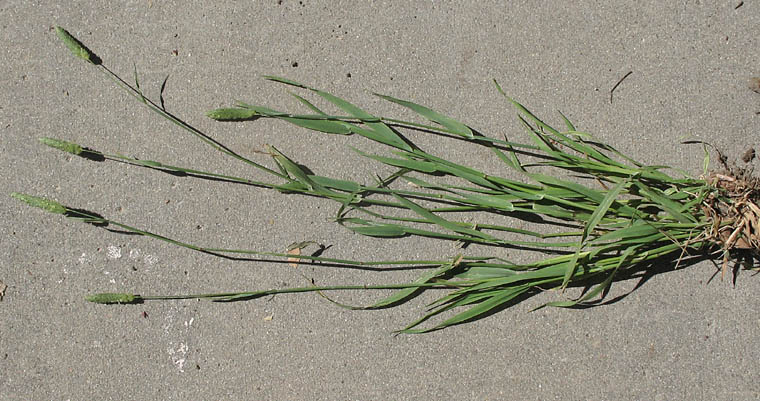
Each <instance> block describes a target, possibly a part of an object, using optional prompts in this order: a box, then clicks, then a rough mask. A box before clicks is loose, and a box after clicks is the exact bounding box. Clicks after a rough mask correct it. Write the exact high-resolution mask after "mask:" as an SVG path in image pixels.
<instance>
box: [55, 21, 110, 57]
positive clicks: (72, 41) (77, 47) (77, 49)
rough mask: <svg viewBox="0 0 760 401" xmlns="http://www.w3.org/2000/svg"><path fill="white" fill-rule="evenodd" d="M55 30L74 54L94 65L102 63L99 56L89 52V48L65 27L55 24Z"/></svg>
mask: <svg viewBox="0 0 760 401" xmlns="http://www.w3.org/2000/svg"><path fill="white" fill-rule="evenodd" d="M55 32H56V33H57V34H58V37H59V38H61V40H62V41H63V43H64V44H65V45H66V47H68V48H69V50H71V52H72V53H73V54H74V55H75V56H77V57H79V58H81V59H82V60H85V61H87V62H88V63H91V64H94V65H99V64H101V63H102V60H101V59H100V57H98V56H97V55H96V54H95V53H93V52H91V51H90V49H88V48H87V47H86V46H85V45H83V44H82V42H80V41H78V40H77V39H76V38H75V37H73V36H71V34H70V33H69V32H68V31H66V30H65V29H63V28H61V27H60V26H57V27H55Z"/></svg>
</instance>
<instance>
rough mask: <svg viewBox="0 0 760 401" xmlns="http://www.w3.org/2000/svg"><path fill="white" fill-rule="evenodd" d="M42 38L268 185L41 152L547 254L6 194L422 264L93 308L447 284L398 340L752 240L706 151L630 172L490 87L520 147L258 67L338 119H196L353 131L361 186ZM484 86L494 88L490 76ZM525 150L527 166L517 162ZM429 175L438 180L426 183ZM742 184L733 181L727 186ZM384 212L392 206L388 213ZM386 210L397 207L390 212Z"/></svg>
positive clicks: (747, 201) (393, 233)
mask: <svg viewBox="0 0 760 401" xmlns="http://www.w3.org/2000/svg"><path fill="white" fill-rule="evenodd" d="M57 32H58V35H59V36H60V38H61V39H62V40H63V42H64V43H65V44H66V45H67V46H68V47H69V49H70V50H71V51H72V52H73V53H74V54H75V55H76V56H77V57H80V58H82V59H84V60H86V61H88V62H90V63H92V64H93V65H94V66H95V67H96V68H98V69H100V70H101V71H102V72H104V73H105V74H106V75H107V76H108V77H109V78H111V79H113V80H114V81H115V82H116V83H117V84H118V85H119V86H120V87H121V88H123V89H124V90H126V91H127V92H129V93H130V94H131V95H133V96H134V97H135V98H137V99H138V100H139V101H140V102H142V103H143V104H145V105H146V106H147V107H148V108H150V109H151V110H152V111H154V112H156V113H157V114H159V115H160V116H162V117H164V118H166V119H168V120H170V121H172V122H173V123H175V124H176V125H178V126H179V127H180V128H181V129H183V130H185V131H187V132H189V133H190V134H192V135H194V136H196V137H198V138H200V139H201V140H203V141H204V142H205V143H206V144H208V145H209V146H211V147H212V148H213V149H215V150H217V151H219V152H221V153H222V154H225V155H227V156H230V157H233V158H235V159H238V160H240V161H242V162H244V163H246V164H248V165H250V166H252V167H254V168H255V169H258V170H260V171H262V172H264V173H266V174H268V175H269V176H270V178H271V179H272V180H274V181H265V180H262V181H253V180H249V179H245V178H240V177H234V176H230V175H226V174H218V173H212V172H206V171H200V170H197V169H192V168H186V167H179V166H174V165H169V164H164V163H160V162H156V161H149V160H138V159H135V158H130V157H126V156H122V155H118V154H107V153H102V152H99V151H96V150H92V149H89V148H86V147H83V146H81V145H78V144H75V143H71V142H68V141H65V140H61V139H53V138H43V139H41V141H42V143H44V144H45V145H48V146H50V147H53V148H56V149H58V150H62V151H64V152H68V153H71V154H75V155H79V156H82V157H85V158H89V159H96V160H106V159H110V160H117V161H121V162H126V163H130V164H134V165H139V166H143V167H147V168H152V169H158V170H163V171H168V172H173V173H183V174H188V175H192V176H197V177H206V178H213V179H221V180H226V181H230V182H235V183H242V184H248V185H254V186H257V187H264V188H270V189H274V190H277V191H280V192H283V193H301V194H307V195H311V196H317V197H322V198H326V199H331V200H334V201H336V202H337V203H338V206H337V209H338V211H337V214H336V219H335V220H336V222H337V223H338V224H340V225H342V226H344V227H346V228H347V229H349V230H352V231H353V232H355V233H358V234H361V235H365V236H371V237H379V238H387V237H414V236H422V237H430V238H437V239H443V240H451V241H459V242H461V243H462V244H484V245H490V246H497V247H499V246H501V247H518V248H531V249H545V250H548V251H551V253H548V254H544V256H543V258H539V259H538V260H536V261H534V262H531V263H512V262H510V261H507V260H504V259H502V258H498V257H493V256H487V255H486V256H483V255H466V254H465V253H466V252H467V250H466V249H462V250H461V254H458V255H452V256H451V257H450V258H444V259H441V260H384V261H361V260H345V259H337V258H330V257H325V256H308V255H301V254H300V252H295V253H294V252H286V253H277V252H265V251H258V250H240V249H222V248H215V247H204V246H199V245H195V244H190V243H187V242H183V241H179V240H176V239H172V238H169V237H166V236H163V235H159V234H156V233H151V232H148V231H145V230H142V229H139V228H136V227H132V226H129V225H127V224H124V223H121V222H116V221H113V220H110V219H107V218H105V217H102V216H100V215H98V214H95V213H92V212H87V211H83V210H79V209H73V208H69V207H67V206H64V205H61V204H59V203H58V202H55V201H51V200H47V199H43V198H38V197H33V196H29V195H23V194H15V193H14V194H13V196H14V197H16V198H18V199H20V200H22V201H25V202H26V203H28V204H30V205H32V206H37V207H40V208H42V209H44V210H47V211H49V212H53V213H58V214H63V215H65V216H67V217H70V218H76V219H80V220H83V221H85V222H89V223H92V224H96V225H114V226H117V227H119V228H121V229H124V230H127V231H130V232H133V233H137V234H141V235H145V236H149V237H152V238H155V239H158V240H162V241H167V242H170V243H172V244H175V245H179V246H182V247H187V248H190V249H194V250H197V251H202V252H208V253H214V254H226V255H231V254H247V255H258V256H265V257H278V258H288V260H303V261H313V262H324V263H331V264H340V265H352V266H370V265H375V266H379V265H383V266H398V267H410V268H411V267H428V268H429V271H427V272H426V273H425V274H423V275H422V276H421V277H419V278H418V279H417V280H415V281H413V282H410V283H405V284H387V285H371V286H370V285H331V286H316V285H311V286H305V287H298V288H287V289H274V290H260V291H250V292H230V293H212V294H190V295H170V296H148V295H136V294H126V293H125V294H120V293H119V294H112V293H100V294H94V295H90V296H88V297H87V300H89V301H92V302H97V303H134V302H142V301H145V300H154V299H187V298H205V299H210V300H214V301H234V300H243V299H252V298H256V297H260V296H264V295H270V294H280V293H295V292H320V293H323V292H325V291H330V290H370V289H394V290H396V291H395V292H394V293H393V294H392V295H391V296H389V297H387V298H384V299H381V300H380V301H378V302H376V303H374V304H373V305H370V306H365V307H351V306H346V305H342V304H339V305H342V306H346V307H351V308H357V309H376V308H385V307H389V306H394V305H398V304H400V303H403V302H405V301H407V300H409V299H411V298H413V297H414V296H416V295H418V294H419V293H421V292H422V291H426V290H445V291H447V292H446V293H445V294H444V295H443V296H442V297H440V298H439V299H438V300H436V301H435V302H433V303H431V304H430V305H428V308H427V309H426V311H425V313H423V314H422V316H421V317H420V318H419V319H418V320H416V321H414V322H411V323H410V324H408V325H407V326H406V327H405V328H403V329H402V330H399V332H402V333H421V332H427V331H430V330H437V329H441V328H444V327H447V326H451V325H454V324H459V323H463V322H468V321H471V320H473V319H478V318H480V317H483V316H485V315H487V314H490V313H492V312H494V311H496V310H498V309H500V308H503V307H506V306H508V305H511V304H514V303H515V302H519V301H520V300H521V299H523V297H524V296H525V295H528V294H530V293H532V292H535V291H537V290H542V289H547V288H557V289H565V288H566V287H568V286H583V287H585V288H586V290H585V291H584V292H583V293H582V295H581V296H580V297H578V298H576V299H567V298H565V297H562V299H560V300H558V301H554V302H549V303H547V304H545V305H544V306H558V307H572V306H576V305H582V304H586V303H591V302H595V300H596V299H598V298H599V297H600V296H604V294H605V292H606V291H607V290H608V289H609V288H610V286H611V284H612V283H613V281H614V279H615V277H616V275H617V274H618V273H619V272H620V271H632V270H635V269H637V268H642V267H645V266H650V265H652V264H653V263H655V262H656V261H657V260H660V259H662V258H666V259H667V260H669V261H670V262H672V263H677V262H678V261H680V260H681V258H683V257H685V256H686V255H691V254H704V253H705V252H713V254H714V253H716V252H717V254H718V255H721V256H722V258H723V266H724V268H725V266H726V264H727V262H728V258H729V254H730V252H731V251H732V249H735V248H741V249H750V250H754V251H756V250H757V249H758V248H759V247H758V244H759V243H760V241H759V238H758V231H759V230H758V216H760V209H759V208H758V207H757V205H756V199H757V185H756V184H757V183H756V182H754V181H752V180H748V179H746V177H737V176H736V175H733V176H732V175H727V174H715V173H710V172H709V171H708V164H709V157H708V155H707V152H705V164H704V172H703V173H704V175H703V176H702V177H700V178H689V177H687V176H684V177H683V178H676V177H673V176H671V175H669V174H667V173H665V172H664V171H663V170H665V169H666V167H665V166H648V165H644V164H642V163H639V162H637V161H635V160H634V159H632V158H630V157H628V156H625V155H623V154H621V153H620V152H618V151H617V150H615V149H614V148H613V147H611V146H609V145H605V144H600V143H597V142H594V141H592V140H591V139H590V136H589V135H588V134H585V133H583V132H580V131H578V130H576V128H575V126H574V125H573V124H572V123H571V122H570V121H569V120H568V119H567V118H565V117H564V116H562V117H563V120H564V124H565V128H564V129H563V130H558V129H555V128H554V127H552V126H550V125H548V124H546V123H545V122H543V121H542V120H541V119H539V118H538V117H536V116H535V115H533V114H532V113H531V112H530V111H528V110H527V109H526V108H525V107H523V106H522V105H521V104H519V103H517V102H516V101H514V100H512V99H511V98H509V97H508V96H506V95H504V96H505V98H506V99H507V101H508V102H510V103H511V104H512V105H514V107H515V108H516V110H517V112H518V115H519V117H520V121H521V122H522V125H523V126H524V128H526V130H527V133H528V135H529V136H530V138H531V140H532V142H531V143H527V144H524V143H517V142H512V141H510V140H508V139H507V138H506V137H505V138H504V139H495V138H489V137H487V136H484V135H483V134H481V133H479V132H477V131H476V130H474V129H472V128H470V127H469V126H468V125H466V124H464V123H462V122H459V121H457V120H455V119H453V118H451V117H448V116H445V115H443V114H440V113H438V112H436V111H434V110H432V109H430V108H428V107H425V106H422V105H419V104H416V103H413V102H410V101H406V100H401V99H396V98H394V97H390V96H386V95H379V94H378V96H379V97H380V98H382V99H384V100H387V101H389V102H392V103H395V104H397V105H400V106H402V107H404V108H407V109H409V110H411V111H412V112H414V113H416V114H418V115H419V116H420V117H422V118H424V119H426V120H427V121H428V122H427V123H417V122H412V121H404V120H399V119H393V118H387V117H379V116H375V115H373V114H371V113H369V112H367V111H365V110H363V109H361V108H359V107H358V106H356V105H354V104H351V103H349V102H348V101H346V100H344V99H341V98H339V97H336V96H334V95H332V94H329V93H327V92H324V91H321V90H318V89H315V88H312V87H309V86H306V85H303V84H301V83H298V82H295V81H292V80H289V79H285V78H280V77H274V76H266V77H265V78H266V79H268V80H271V81H273V82H276V83H280V84H284V85H288V86H291V87H295V88H298V89H300V90H304V91H306V92H310V93H312V94H314V95H316V96H317V97H318V98H321V99H322V100H323V101H326V102H327V103H329V104H331V105H332V106H334V107H336V108H337V109H339V110H340V114H337V115H336V114H329V113H327V112H326V111H323V110H322V109H321V108H319V107H318V106H317V105H315V103H313V102H312V101H310V100H307V99H306V98H305V97H303V96H300V95H296V94H294V96H295V98H296V99H297V100H298V101H299V102H300V103H302V104H303V105H304V106H305V107H306V108H307V109H308V110H309V112H308V113H306V114H298V113H290V112H282V111H277V110H273V109H271V108H268V107H263V106H256V105H250V104H246V103H239V104H238V105H237V106H236V107H233V108H223V109H217V110H212V111H210V112H209V113H208V116H209V117H210V118H213V119H215V120H218V121H245V120H256V119H259V118H269V119H277V120H283V121H285V122H287V123H290V124H294V125H296V126H298V127H302V128H306V129H309V130H313V131H317V132H322V133H327V134H339V135H358V136H362V137H364V138H367V139H369V140H371V141H374V142H377V143H379V144H382V145H385V146H387V147H388V148H389V150H390V154H385V155H381V154H372V153H366V152H363V151H360V150H357V153H358V154H360V155H361V156H363V157H366V158H369V159H372V160H375V161H377V162H379V163H381V164H383V165H385V166H390V167H392V168H394V169H395V170H396V171H395V173H393V174H391V175H390V176H388V177H384V178H383V177H378V178H377V180H376V183H375V184H373V185H365V184H362V183H359V182H354V181H350V180H343V179H335V178H330V177H326V176H321V175H316V174H313V173H312V172H311V171H309V170H308V169H305V168H303V167H302V166H301V165H300V164H298V163H297V162H296V161H294V160H293V159H291V158H290V157H288V156H286V155H285V153H283V152H281V151H280V150H278V149H276V148H275V147H273V146H267V149H266V153H268V154H269V155H270V156H271V157H272V159H273V162H274V167H273V168H270V167H266V166H264V165H263V164H262V163H258V162H254V161H252V160H250V159H248V158H245V157H243V156H241V155H239V154H238V153H236V152H234V151H232V150H230V149H228V148H227V147H225V146H224V145H222V144H221V143H219V142H217V141H215V140H213V139H212V138H211V137H209V136H208V135H206V134H204V133H202V132H200V131H198V130H197V129H195V128H193V127H192V126H190V125H188V124H187V123H185V122H184V121H182V120H180V119H179V118H177V117H175V116H174V115H172V114H171V113H169V112H167V111H166V110H165V109H164V108H163V107H162V106H159V105H158V104H156V103H155V102H153V101H151V100H150V99H148V98H147V97H145V96H144V95H143V93H142V92H141V90H140V87H139V83H138V81H137V74H136V73H135V84H134V85H130V84H128V83H126V82H125V81H123V80H122V79H121V78H119V77H118V76H117V75H116V74H114V73H113V72H111V71H110V70H109V69H107V68H106V67H105V66H104V65H103V63H102V60H101V59H100V58H99V57H97V56H96V55H95V54H94V53H93V52H91V51H90V50H89V49H87V48H86V47H84V45H82V44H81V43H80V42H79V41H77V40H76V39H75V38H74V37H73V36H71V35H70V34H69V33H68V32H66V31H65V30H64V29H63V28H60V27H59V28H57ZM496 88H497V90H498V91H499V92H501V93H502V94H504V92H503V91H502V89H501V88H500V87H499V86H498V84H496ZM405 130H414V131H417V132H426V133H431V134H435V135H442V136H447V137H455V138H458V139H459V140H461V141H464V142H467V143H470V144H473V145H475V146H483V147H486V148H488V149H490V150H491V151H492V152H493V154H494V156H495V158H496V159H497V160H500V161H501V163H503V164H504V165H505V166H507V167H508V168H510V169H512V170H514V171H516V172H517V173H519V174H521V175H522V176H524V177H525V178H526V180H527V182H523V181H517V180H514V179H511V178H507V177H501V176H497V175H491V174H486V173H484V172H482V171H479V170H477V169H475V168H472V167H469V166H466V165H462V164H460V163H455V162H453V161H450V160H446V159H444V158H441V157H438V156H436V155H435V154H434V153H432V152H430V151H426V150H423V149H421V148H420V147H418V146H416V145H415V144H414V143H412V142H411V141H410V140H409V139H407V137H406V136H403V135H402V134H401V132H403V131H405ZM526 155H527V156H529V157H530V160H532V161H533V162H532V163H525V162H524V161H523V160H521V158H523V159H524V156H526ZM535 167H540V169H535ZM547 168H550V169H552V168H553V169H555V171H557V174H556V175H549V174H547V173H546V172H545V171H547ZM539 171H540V172H539ZM568 173H571V174H573V175H576V176H577V175H580V176H582V177H586V178H591V180H587V181H586V182H590V183H591V184H590V185H584V184H582V183H579V181H578V180H574V179H570V178H568ZM442 178H445V180H444V179H442ZM442 180H443V181H445V182H441V181H442ZM398 182H406V183H410V184H412V185H413V186H414V189H413V190H410V189H409V188H410V187H409V186H407V187H406V188H405V189H404V188H401V187H400V186H399V185H397V183H398ZM741 183H744V184H746V185H743V186H742V185H740V184H741ZM388 208H392V209H395V211H394V212H388ZM401 212H406V213H407V214H406V215H403V214H402V213H401ZM463 212H464V213H473V217H474V218H481V217H483V216H488V215H489V214H496V215H505V214H506V215H509V216H514V217H516V218H522V219H528V220H530V218H533V217H539V218H541V219H544V220H545V221H549V222H554V223H556V224H557V226H561V227H569V228H568V231H563V232H554V233H544V232H539V231H532V230H527V229H522V228H515V227H511V226H508V225H499V224H494V223H493V222H485V223H471V222H465V221H461V220H457V219H456V218H455V217H452V216H456V215H459V216H461V213H463ZM516 236H517V237H516ZM519 237H522V238H519ZM306 245H308V243H303V244H296V245H295V247H296V248H298V247H303V246H306ZM328 299H329V298H328ZM333 302H335V301H333ZM335 303H337V302H335ZM452 310H453V311H452ZM450 311H452V312H450ZM444 312H449V313H447V314H446V315H444V317H443V318H440V319H437V323H432V324H426V325H423V324H422V323H423V322H426V321H427V320H428V319H430V318H432V317H434V316H437V315H439V314H442V313H444Z"/></svg>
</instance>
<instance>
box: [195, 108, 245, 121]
mask: <svg viewBox="0 0 760 401" xmlns="http://www.w3.org/2000/svg"><path fill="white" fill-rule="evenodd" d="M206 115H207V116H209V117H210V118H213V119H214V120H217V121H244V120H250V119H252V118H256V117H257V116H258V113H256V111H255V110H249V109H235V108H232V109H216V110H211V111H209V112H208V113H206Z"/></svg>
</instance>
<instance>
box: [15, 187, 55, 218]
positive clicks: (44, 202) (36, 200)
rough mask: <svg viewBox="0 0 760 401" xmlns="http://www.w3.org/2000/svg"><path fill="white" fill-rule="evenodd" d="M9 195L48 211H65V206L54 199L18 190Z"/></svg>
mask: <svg viewBox="0 0 760 401" xmlns="http://www.w3.org/2000/svg"><path fill="white" fill-rule="evenodd" d="M11 196H12V197H14V198H16V199H18V200H20V201H22V202H26V203H27V204H29V205H31V206H34V207H38V208H40V209H42V210H45V211H47V212H50V213H55V214H64V213H66V211H67V209H66V207H65V206H63V205H61V204H60V203H58V202H56V201H54V200H50V199H45V198H40V197H39V196H32V195H27V194H20V193H18V192H13V193H11Z"/></svg>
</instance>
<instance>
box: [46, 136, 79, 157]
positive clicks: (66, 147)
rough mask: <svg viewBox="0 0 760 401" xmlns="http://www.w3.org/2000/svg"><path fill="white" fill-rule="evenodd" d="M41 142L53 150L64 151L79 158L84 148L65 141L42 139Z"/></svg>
mask: <svg viewBox="0 0 760 401" xmlns="http://www.w3.org/2000/svg"><path fill="white" fill-rule="evenodd" d="M40 142H42V143H44V144H45V145H47V146H50V147H51V148H55V149H58V150H62V151H64V152H67V153H71V154H73V155H77V156H79V155H80V154H81V153H82V147H81V146H79V145H77V144H76V143H73V142H69V141H63V140H60V139H55V138H40Z"/></svg>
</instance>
